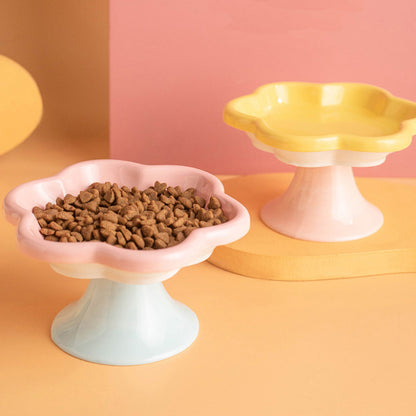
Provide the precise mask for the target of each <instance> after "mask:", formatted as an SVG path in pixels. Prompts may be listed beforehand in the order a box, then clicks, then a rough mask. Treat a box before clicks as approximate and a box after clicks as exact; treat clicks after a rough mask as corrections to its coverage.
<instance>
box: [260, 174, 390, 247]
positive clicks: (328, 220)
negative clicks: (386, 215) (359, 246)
mask: <svg viewBox="0 0 416 416" xmlns="http://www.w3.org/2000/svg"><path fill="white" fill-rule="evenodd" d="M260 215H261V219H262V220H263V222H264V223H265V224H266V225H267V226H269V227H270V228H272V229H273V230H275V231H278V232H279V233H281V234H285V235H288V236H290V237H294V238H297V239H302V240H310V241H327V242H334V241H348V240H356V239H359V238H363V237H367V236H369V235H371V234H373V233H375V232H376V231H377V230H378V229H379V228H380V227H381V226H382V224H383V214H382V213H381V211H380V210H379V209H378V208H377V207H375V206H374V205H372V204H370V203H369V202H368V201H366V200H365V199H364V197H363V196H362V195H361V193H360V191H359V189H358V188H357V185H356V183H355V180H354V175H353V172H352V168H351V167H349V166H327V167H319V168H303V167H298V168H297V169H296V172H295V175H294V177H293V180H292V182H291V183H290V185H289V187H288V189H287V190H286V191H285V192H284V193H283V194H282V195H280V196H279V197H278V198H276V199H274V200H272V201H270V202H269V203H267V204H266V205H265V206H264V207H263V208H262V211H261V214H260Z"/></svg>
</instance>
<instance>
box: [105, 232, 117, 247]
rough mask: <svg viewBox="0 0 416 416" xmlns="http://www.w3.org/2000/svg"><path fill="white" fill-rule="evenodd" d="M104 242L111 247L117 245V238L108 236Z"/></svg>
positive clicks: (111, 235)
mask: <svg viewBox="0 0 416 416" xmlns="http://www.w3.org/2000/svg"><path fill="white" fill-rule="evenodd" d="M106 242H107V243H108V244H111V245H112V246H113V245H115V244H116V243H117V237H116V236H115V235H114V234H110V235H109V236H108V237H107V239H106Z"/></svg>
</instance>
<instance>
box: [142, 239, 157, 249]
mask: <svg viewBox="0 0 416 416" xmlns="http://www.w3.org/2000/svg"><path fill="white" fill-rule="evenodd" d="M143 240H144V245H145V247H153V244H154V243H155V240H154V239H153V238H152V237H145V238H143Z"/></svg>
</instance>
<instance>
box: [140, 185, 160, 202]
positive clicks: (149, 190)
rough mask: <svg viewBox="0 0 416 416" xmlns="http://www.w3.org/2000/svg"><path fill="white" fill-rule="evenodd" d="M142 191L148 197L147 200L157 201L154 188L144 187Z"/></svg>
mask: <svg viewBox="0 0 416 416" xmlns="http://www.w3.org/2000/svg"><path fill="white" fill-rule="evenodd" d="M143 193H144V194H145V195H147V196H148V197H149V200H150V201H157V199H158V197H157V192H156V191H155V190H154V189H152V188H147V189H145V190H144V191H143ZM150 201H149V202H150Z"/></svg>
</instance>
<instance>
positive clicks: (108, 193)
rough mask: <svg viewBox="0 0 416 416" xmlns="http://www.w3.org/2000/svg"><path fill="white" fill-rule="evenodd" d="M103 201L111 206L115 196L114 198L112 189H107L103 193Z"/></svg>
mask: <svg viewBox="0 0 416 416" xmlns="http://www.w3.org/2000/svg"><path fill="white" fill-rule="evenodd" d="M104 199H105V200H106V201H107V202H108V203H109V204H112V203H113V202H114V201H115V199H116V196H115V194H114V191H113V190H112V189H108V190H107V191H106V192H105V194H104Z"/></svg>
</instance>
